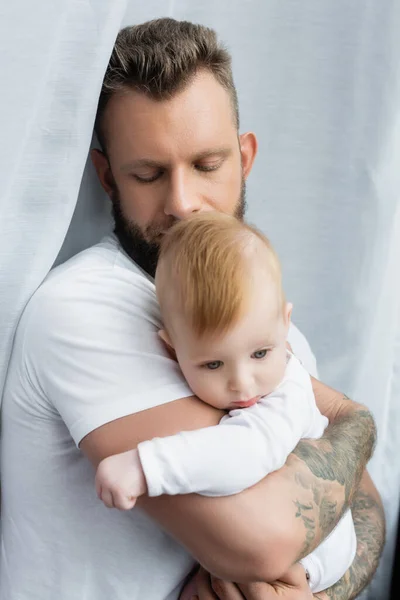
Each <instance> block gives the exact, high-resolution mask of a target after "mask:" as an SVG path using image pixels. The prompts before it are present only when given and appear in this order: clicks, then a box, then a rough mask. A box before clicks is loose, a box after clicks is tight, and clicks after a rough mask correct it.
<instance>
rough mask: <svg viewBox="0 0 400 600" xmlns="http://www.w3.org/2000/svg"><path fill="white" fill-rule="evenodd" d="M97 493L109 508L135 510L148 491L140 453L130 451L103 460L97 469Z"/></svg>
mask: <svg viewBox="0 0 400 600" xmlns="http://www.w3.org/2000/svg"><path fill="white" fill-rule="evenodd" d="M96 491H97V495H98V497H99V498H100V500H102V501H103V502H104V504H105V505H106V506H108V507H109V508H119V509H120V510H130V509H131V508H133V507H134V506H135V503H136V499H137V498H138V496H141V495H142V494H144V493H145V492H146V491H147V486H146V479H145V476H144V473H143V469H142V465H141V462H140V458H139V454H138V451H137V450H128V452H123V453H122V454H115V455H114V456H109V457H108V458H105V459H104V460H102V461H101V463H100V464H99V466H98V467H97V473H96Z"/></svg>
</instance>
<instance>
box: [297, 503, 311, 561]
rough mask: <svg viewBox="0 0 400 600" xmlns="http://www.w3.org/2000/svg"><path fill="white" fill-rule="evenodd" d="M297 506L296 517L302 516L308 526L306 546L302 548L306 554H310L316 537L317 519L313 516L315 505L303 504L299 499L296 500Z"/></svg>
mask: <svg viewBox="0 0 400 600" xmlns="http://www.w3.org/2000/svg"><path fill="white" fill-rule="evenodd" d="M295 506H296V508H297V512H296V517H297V518H298V517H300V518H301V520H302V521H303V523H304V527H305V528H306V539H305V540H304V546H303V549H302V553H303V555H304V556H306V555H307V554H309V549H310V547H311V546H312V543H313V541H314V538H315V520H314V519H313V517H312V509H313V505H312V504H311V503H310V504H301V503H300V502H298V501H297V502H295ZM307 511H308V514H307Z"/></svg>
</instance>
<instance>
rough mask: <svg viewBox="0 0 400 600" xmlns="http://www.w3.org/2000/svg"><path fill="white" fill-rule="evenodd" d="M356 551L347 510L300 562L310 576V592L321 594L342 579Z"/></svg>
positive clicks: (354, 535) (354, 534)
mask: <svg viewBox="0 0 400 600" xmlns="http://www.w3.org/2000/svg"><path fill="white" fill-rule="evenodd" d="M356 550H357V537H356V532H355V529H354V523H353V517H352V515H351V511H350V510H348V511H347V512H346V514H345V515H344V516H343V517H342V519H341V520H340V521H339V523H338V524H337V525H336V527H335V528H334V529H333V530H332V531H331V533H330V534H329V535H328V537H327V538H326V539H325V540H324V541H323V542H322V543H321V544H320V545H319V546H318V547H317V548H316V549H315V550H314V552H312V553H311V554H309V555H308V556H306V557H304V558H303V559H302V560H301V561H300V562H301V564H302V565H303V567H304V568H305V569H306V571H308V574H309V576H310V580H309V583H310V587H311V590H312V592H314V593H317V592H322V591H323V590H326V589H327V588H329V587H330V586H331V585H334V584H335V583H336V582H337V581H339V579H341V578H342V577H343V575H344V574H345V573H346V571H347V569H348V568H349V567H350V566H351V564H352V562H353V560H354V557H355V555H356Z"/></svg>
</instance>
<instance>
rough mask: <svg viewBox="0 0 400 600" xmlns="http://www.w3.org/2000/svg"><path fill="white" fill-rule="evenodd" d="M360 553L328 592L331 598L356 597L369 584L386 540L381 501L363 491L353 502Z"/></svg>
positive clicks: (337, 599) (358, 550) (350, 599)
mask: <svg viewBox="0 0 400 600" xmlns="http://www.w3.org/2000/svg"><path fill="white" fill-rule="evenodd" d="M352 514H353V520H354V527H355V530H356V534H357V554H356V557H355V559H354V562H353V564H352V565H351V567H350V569H349V570H348V571H347V573H345V575H344V576H343V577H342V579H340V581H338V582H337V583H335V585H333V586H332V587H331V588H329V589H328V590H326V591H325V593H326V595H327V596H328V598H330V600H353V599H354V598H356V597H357V596H358V594H360V592H361V591H362V590H363V589H364V587H365V586H366V585H368V583H370V581H371V579H372V577H373V575H374V573H375V571H376V569H377V567H378V564H379V558H380V555H381V552H382V548H383V545H384V543H385V517H384V513H383V509H382V506H381V504H380V503H378V502H377V501H376V500H375V499H374V498H373V497H372V496H371V495H369V494H366V493H365V492H363V491H362V490H360V491H358V492H356V495H355V498H354V502H353V505H352Z"/></svg>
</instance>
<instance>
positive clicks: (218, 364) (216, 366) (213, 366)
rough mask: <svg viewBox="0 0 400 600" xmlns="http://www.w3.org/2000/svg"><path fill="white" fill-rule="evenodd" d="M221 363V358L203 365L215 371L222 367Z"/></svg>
mask: <svg viewBox="0 0 400 600" xmlns="http://www.w3.org/2000/svg"><path fill="white" fill-rule="evenodd" d="M222 365H223V363H222V361H221V360H213V361H212V362H209V363H206V364H205V365H204V366H205V367H206V369H210V371H215V370H216V369H219V368H220V367H222Z"/></svg>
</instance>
